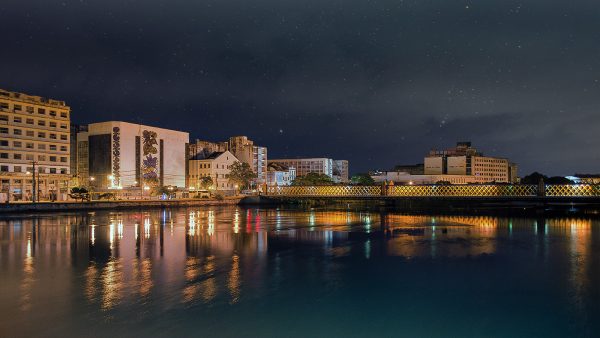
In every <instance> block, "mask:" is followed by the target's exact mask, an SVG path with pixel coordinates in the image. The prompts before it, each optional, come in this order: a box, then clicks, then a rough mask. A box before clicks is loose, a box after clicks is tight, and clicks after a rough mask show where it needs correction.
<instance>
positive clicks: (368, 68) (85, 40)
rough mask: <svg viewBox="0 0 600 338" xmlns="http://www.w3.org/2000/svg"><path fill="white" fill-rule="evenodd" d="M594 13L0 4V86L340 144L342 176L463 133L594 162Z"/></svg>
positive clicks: (209, 125)
mask: <svg viewBox="0 0 600 338" xmlns="http://www.w3.org/2000/svg"><path fill="white" fill-rule="evenodd" d="M599 9H600V5H598V4H595V3H592V2H584V3H579V4H577V5H575V4H563V3H560V4H559V3H558V2H557V1H543V2H542V1H529V2H527V3H517V2H493V3H487V4H477V3H471V2H468V1H467V2H452V3H448V2H441V1H434V2H431V3H428V4H423V3H421V2H416V1H404V2H401V3H399V4H398V3H395V2H391V1H390V2H385V1H384V2H381V3H379V4H371V5H367V4H359V3H357V2H351V3H348V2H346V3H344V4H343V6H342V5H341V4H340V3H336V2H328V3H324V4H321V3H320V4H319V5H318V6H316V5H315V6H312V5H311V2H303V3H292V2H264V3H261V4H248V3H243V2H235V1H233V2H227V3H212V2H206V1H201V2H194V3H189V2H168V3H167V2H162V1H150V2H145V3H144V6H139V5H137V4H135V3H123V2H120V1H118V2H117V1H109V2H103V3H102V5H98V4H92V3H87V2H71V1H65V2H63V3H56V4H49V3H43V6H42V2H39V1H31V2H27V3H22V2H18V1H8V2H7V3H6V5H5V6H4V8H3V9H2V11H0V19H1V20H0V27H1V28H3V29H4V30H5V31H10V32H11V34H8V35H7V37H5V44H6V46H10V48H6V49H5V52H4V57H3V62H2V63H1V64H0V72H2V74H3V78H2V83H1V84H0V87H1V88H4V89H7V90H12V91H17V92H24V93H29V94H32V95H40V96H45V97H51V98H56V99H60V100H65V101H66V102H67V103H68V104H69V105H70V106H71V107H72V111H73V119H72V121H73V122H74V123H82V124H87V123H93V122H98V121H108V120H122V121H128V122H133V123H143V124H147V125H162V126H165V128H169V129H174V130H185V131H188V132H190V134H191V135H190V139H195V138H200V139H208V140H220V139H225V138H227V137H229V136H231V135H248V136H249V137H250V138H252V139H254V140H256V142H257V143H259V144H264V145H266V146H268V147H269V151H270V154H271V155H272V157H273V158H285V157H306V156H311V157H312V156H328V157H333V158H344V159H348V160H349V162H350V164H351V165H350V168H351V169H350V170H351V172H352V173H356V172H361V171H366V170H369V169H377V168H379V169H386V168H392V167H393V166H394V165H396V164H406V163H418V162H420V159H421V157H422V154H424V153H426V152H427V151H429V150H430V149H432V148H444V147H446V146H448V145H451V144H454V143H455V142H457V141H462V140H470V141H473V142H474V143H476V144H478V145H479V146H480V148H481V149H483V150H484V152H485V154H486V155H489V156H500V157H508V158H510V159H511V160H513V161H515V162H516V163H518V165H519V168H520V173H521V174H522V175H526V174H528V173H530V172H532V171H540V172H544V173H545V174H548V175H569V174H574V173H575V172H590V173H595V172H597V171H598V170H597V169H596V168H598V167H599V166H600V155H599V154H598V153H597V152H594V151H590V149H595V148H597V147H598V146H599V145H600V141H598V140H596V139H595V138H593V137H592V135H595V134H596V133H597V131H598V125H599V123H600V121H599V119H600V117H599V115H598V114H597V112H596V110H597V109H598V106H599V103H598V100H597V98H596V97H597V94H598V85H599V82H598V81H599V79H598V74H597V71H596V70H597V69H599V68H600V60H598V59H597V58H595V55H596V54H597V52H598V48H600V47H598V46H597V45H596V44H595V43H593V41H595V39H596V38H597V34H598V33H597V32H598V31H600V29H599V28H600V23H598V21H597V20H596V19H595V16H594V15H593V13H597V11H598V10H599ZM56 17H60V18H61V20H60V21H56V20H54V19H53V18H56ZM158 23H160V24H158ZM315 149H318V151H315Z"/></svg>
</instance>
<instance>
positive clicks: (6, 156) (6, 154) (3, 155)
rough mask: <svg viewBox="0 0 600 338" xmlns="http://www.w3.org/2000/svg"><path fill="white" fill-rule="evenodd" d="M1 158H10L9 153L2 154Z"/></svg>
mask: <svg viewBox="0 0 600 338" xmlns="http://www.w3.org/2000/svg"><path fill="white" fill-rule="evenodd" d="M0 158H8V153H0Z"/></svg>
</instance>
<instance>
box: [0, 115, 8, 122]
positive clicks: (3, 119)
mask: <svg viewBox="0 0 600 338" xmlns="http://www.w3.org/2000/svg"><path fill="white" fill-rule="evenodd" d="M0 121H6V122H8V115H0Z"/></svg>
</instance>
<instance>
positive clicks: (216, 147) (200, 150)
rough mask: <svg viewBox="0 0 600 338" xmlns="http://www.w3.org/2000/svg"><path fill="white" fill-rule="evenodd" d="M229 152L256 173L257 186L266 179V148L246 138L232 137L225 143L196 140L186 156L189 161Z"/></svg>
mask: <svg viewBox="0 0 600 338" xmlns="http://www.w3.org/2000/svg"><path fill="white" fill-rule="evenodd" d="M225 151H230V152H231V153H232V154H233V155H234V156H235V157H236V158H237V159H238V160H239V161H240V162H244V163H247V164H248V165H249V166H250V168H252V171H254V173H256V176H257V178H256V182H255V183H257V184H263V183H265V182H266V179H267V148H266V147H261V146H257V145H255V144H254V141H251V140H249V139H248V137H246V136H233V137H230V138H229V140H227V141H226V142H209V141H201V140H196V142H195V143H192V144H190V146H189V152H188V156H189V159H190V160H200V159H204V158H208V157H209V156H211V154H213V153H215V152H225Z"/></svg>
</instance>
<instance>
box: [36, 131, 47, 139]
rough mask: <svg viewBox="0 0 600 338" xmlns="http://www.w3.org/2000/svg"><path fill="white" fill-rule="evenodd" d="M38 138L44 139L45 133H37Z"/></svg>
mask: <svg viewBox="0 0 600 338" xmlns="http://www.w3.org/2000/svg"><path fill="white" fill-rule="evenodd" d="M38 137H39V138H46V133H42V132H39V133H38Z"/></svg>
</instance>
